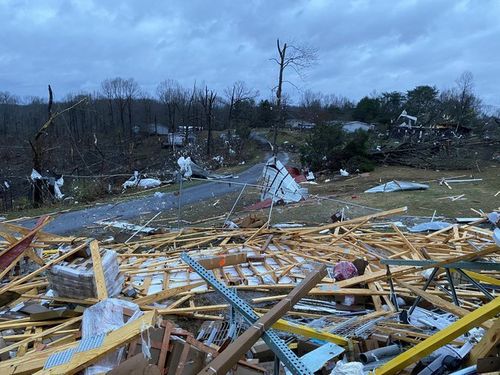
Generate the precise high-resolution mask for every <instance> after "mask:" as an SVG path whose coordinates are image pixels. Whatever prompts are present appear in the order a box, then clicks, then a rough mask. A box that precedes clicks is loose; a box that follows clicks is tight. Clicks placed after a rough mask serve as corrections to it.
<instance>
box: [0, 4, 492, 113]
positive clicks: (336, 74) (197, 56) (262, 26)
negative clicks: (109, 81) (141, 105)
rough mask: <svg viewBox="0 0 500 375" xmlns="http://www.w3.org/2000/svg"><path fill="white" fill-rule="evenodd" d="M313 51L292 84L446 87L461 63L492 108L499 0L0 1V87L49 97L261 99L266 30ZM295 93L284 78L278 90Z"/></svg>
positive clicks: (269, 68)
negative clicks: (243, 87) (131, 90)
mask: <svg viewBox="0 0 500 375" xmlns="http://www.w3.org/2000/svg"><path fill="white" fill-rule="evenodd" d="M277 37H279V38H280V39H282V40H283V41H288V40H295V41H299V42H302V43H307V44H309V45H311V46H314V47H316V48H317V49H318V56H319V60H318V62H317V64H316V65H315V66H314V67H313V68H312V69H310V70H309V71H308V72H307V74H306V76H305V77H304V78H303V79H299V78H297V77H295V76H293V75H291V74H290V75H289V76H288V78H289V79H290V80H292V81H293V82H294V83H296V84H297V86H299V87H300V88H301V89H302V90H306V89H311V90H313V91H322V92H323V93H325V94H326V93H334V94H338V95H344V96H347V97H349V98H351V99H356V100H357V99H359V98H361V97H362V96H364V95H366V94H370V93H373V92H374V91H376V92H383V91H390V90H400V91H405V90H408V89H411V88H413V87H414V86H416V85H422V84H429V85H435V86H437V87H438V88H439V89H442V88H447V87H451V86H452V85H453V84H454V81H455V79H456V78H457V77H458V76H459V75H460V74H461V73H462V72H463V71H466V70H469V71H471V72H472V73H473V75H474V81H475V90H476V92H477V93H478V94H479V95H480V96H481V97H482V99H483V101H484V102H485V103H486V104H491V105H495V106H497V108H500V95H499V92H500V1H498V0H492V1H488V0H474V1H458V0H419V1H416V0H415V1H400V0H398V1H393V0H387V1H383V0H379V1H347V0H339V1H333V0H331V1H328V0H319V1H291V0H283V1H277V0H272V1H271V0H269V1H264V0H262V1H249V0H246V1H238V0H228V1H216V0H200V1H193V0H179V1H172V0H168V1H159V0H156V1H148V0H141V1H139V0H137V1H131V0H129V1H126V0H121V1H118V0H100V1H99V0H94V1H92V0H74V1H69V0H66V1H63V0H59V1H58V0H52V1H48V0H36V1H35V0H32V1H29V0H26V1H20V0H0V91H4V90H6V91H10V92H12V93H15V94H17V95H20V96H25V95H38V96H46V85H47V84H48V83H50V84H51V85H52V87H53V89H54V92H55V95H56V98H61V97H63V96H64V95H65V94H67V93H69V92H79V91H94V90H98V89H99V87H100V82H101V81H102V80H103V79H105V78H110V77H117V76H120V77H124V78H129V77H133V78H135V79H136V80H137V81H138V82H139V84H140V85H141V87H142V88H143V89H144V90H146V91H148V92H150V93H151V94H154V93H155V91H156V85H157V84H158V82H160V81H161V80H164V79H167V78H172V79H177V80H178V81H179V82H180V83H181V84H183V85H185V86H192V84H193V82H194V81H195V80H196V81H197V82H205V83H206V84H207V85H208V86H210V87H213V88H215V89H216V90H223V88H224V87H226V86H228V85H230V84H231V83H232V82H234V81H237V80H243V81H245V82H247V84H248V85H250V86H252V87H255V88H257V89H258V90H259V91H260V93H261V96H262V97H270V95H271V88H272V87H274V86H275V84H276V79H277V66H276V65H275V64H274V63H273V62H271V61H270V60H269V59H270V58H271V57H273V56H274V55H275V54H276V38H277ZM286 92H288V93H289V94H290V95H291V97H292V98H298V97H299V96H300V92H297V90H296V89H295V88H293V87H292V86H288V87H286Z"/></svg>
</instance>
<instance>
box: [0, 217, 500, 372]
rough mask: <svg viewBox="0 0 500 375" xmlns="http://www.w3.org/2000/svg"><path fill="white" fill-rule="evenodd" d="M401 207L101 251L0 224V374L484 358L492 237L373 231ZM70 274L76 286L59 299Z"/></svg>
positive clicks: (392, 366) (498, 255)
mask: <svg viewBox="0 0 500 375" xmlns="http://www.w3.org/2000/svg"><path fill="white" fill-rule="evenodd" d="M405 210H406V209H405V208H399V209H394V210H389V211H382V212H376V213H374V214H371V215H368V216H363V217H358V218H354V219H350V220H345V221H336V222H334V223H331V224H327V225H323V226H317V227H282V228H268V227H266V226H265V225H261V226H258V227H255V228H235V229H224V228H183V229H181V230H179V231H171V232H165V233H153V234H149V235H148V234H146V233H142V231H141V233H137V235H136V237H134V238H132V239H130V241H128V242H126V243H107V244H103V243H99V242H98V241H97V240H95V239H91V238H84V237H79V238H76V237H62V236H56V235H52V234H49V233H46V232H43V226H44V225H45V224H46V223H47V222H48V221H49V218H47V217H42V218H41V219H40V220H39V221H38V223H37V225H36V226H35V227H34V228H33V229H27V228H24V227H21V226H18V225H14V224H12V223H5V222H3V223H0V237H1V238H2V240H1V241H0V267H1V269H0V272H1V284H0V306H1V307H0V335H1V337H0V373H1V374H31V373H37V374H56V373H57V374H60V373H78V372H79V371H82V370H84V369H88V368H89V367H91V366H92V368H93V370H92V371H94V370H95V369H98V370H99V371H98V372H108V373H110V374H126V373H131V369H134V371H136V372H134V373H158V374H197V373H207V374H219V373H221V374H222V373H226V371H228V369H232V370H231V371H233V373H235V374H264V373H266V371H269V369H270V368H275V369H279V366H286V367H287V370H288V371H290V372H291V373H294V374H297V373H311V374H312V373H314V372H316V371H319V370H321V371H323V373H329V372H331V371H332V370H333V372H332V373H333V374H335V373H336V371H341V367H343V366H346V365H347V364H348V363H351V364H352V363H355V362H359V364H357V365H355V366H357V367H359V368H360V369H362V370H363V371H371V370H375V374H394V373H398V372H401V371H411V370H412V369H413V370H415V371H417V369H420V370H418V371H423V370H425V369H427V368H428V367H429V366H431V365H432V366H436V365H437V364H439V365H440V366H441V367H443V366H448V367H446V370H447V371H450V372H451V371H454V370H456V369H459V368H464V367H466V366H470V365H476V364H478V363H480V362H481V361H482V360H483V359H484V358H489V357H494V356H495V350H498V347H496V346H495V345H497V343H498V342H497V340H496V339H492V337H496V336H495V335H496V334H497V333H498V324H499V323H498V322H499V319H498V318H497V315H498V314H499V313H500V297H498V285H499V284H500V262H499V261H500V247H498V246H497V245H496V244H495V242H494V240H493V231H492V230H490V229H489V228H488V227H487V226H486V224H485V227H478V226H475V225H473V224H467V225H460V224H452V225H449V226H446V227H444V228H442V229H439V230H436V231H434V232H432V233H420V232H419V233H417V232H415V233H413V232H403V231H402V230H401V229H399V228H398V227H397V226H396V225H389V226H387V225H386V226H384V227H383V228H381V227H380V225H379V224H380V223H378V224H377V223H376V221H377V220H379V219H382V218H387V217H390V216H391V215H398V214H401V213H403V212H405ZM386 220H387V219H386ZM488 225H489V224H488ZM140 235H142V236H143V237H139V236H140ZM189 262H191V263H189ZM62 269H64V272H65V273H64V277H63V279H61V280H60V281H57V280H58V279H57V277H58V275H60V272H61V270H62ZM58 272H59V273H58ZM54 275H56V276H57V277H56V278H54ZM88 275H90V277H87V276H88ZM80 276H81V278H80ZM71 277H75V278H76V279H79V278H80V279H79V281H74V282H72V283H73V284H68V285H74V288H72V289H71V288H68V287H67V286H66V284H64V283H67V282H68V280H70V279H71ZM212 278H213V279H212ZM76 279H75V280H76ZM54 283H57V285H54ZM79 283H80V284H79ZM63 284H64V285H63ZM117 285H118V287H117ZM63 286H64V287H63ZM116 288H118V289H116ZM56 291H58V292H57V293H56ZM306 296H307V297H306ZM222 297H224V298H223V299H222ZM238 301H239V302H238ZM109 306H113V307H112V308H111V307H109ZM242 309H243V310H244V311H243V310H242ZM96 311H99V312H100V313H96ZM248 314H250V315H248ZM247 315H248V316H257V318H258V317H259V315H260V316H261V317H260V318H258V319H255V320H253V321H249V318H248V316H247ZM252 319H253V318H252ZM252 319H250V320H252ZM200 322H205V323H204V324H203V325H201V327H200ZM88 327H94V328H93V329H89V328H88ZM96 327H97V328H96ZM181 327H182V328H181ZM198 327H199V329H198ZM252 327H253V328H252ZM270 327H272V330H270V329H269V328H270ZM495 332H496V333H495ZM266 335H267V336H266ZM260 337H262V339H260ZM276 340H278V341H276ZM283 340H284V341H283ZM276 342H277V343H278V345H275V343H276ZM285 342H286V343H287V345H285V344H284V343H285ZM280 343H281V344H280ZM495 348H497V349H495ZM249 349H250V352H251V353H253V355H252V356H253V358H250V357H248V356H247V355H246V353H248V352H249ZM341 356H344V360H343V362H339V359H340V357H341ZM443 356H444V357H443ZM445 357H450V358H451V359H453V361H450V360H447V361H444V360H443V358H445ZM275 358H276V359H277V360H275ZM273 360H274V363H273V362H272V361H273ZM290 361H292V362H293V361H298V362H296V363H295V362H294V363H295V365H292V362H290ZM353 366H354V365H353ZM300 368H302V369H305V370H300V371H302V372H300V371H299V370H297V369H300ZM429 368H430V367H429ZM217 369H220V371H222V372H220V371H219V370H217ZM95 371H97V370H95ZM137 371H140V372H137ZM418 371H417V372H418ZM267 373H268V372H267ZM339 373H340V372H339ZM426 373H427V372H426Z"/></svg>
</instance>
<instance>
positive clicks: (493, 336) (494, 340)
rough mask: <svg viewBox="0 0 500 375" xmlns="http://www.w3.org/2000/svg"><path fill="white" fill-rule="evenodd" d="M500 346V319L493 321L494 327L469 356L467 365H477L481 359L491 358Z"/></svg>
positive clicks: (486, 333)
mask: <svg viewBox="0 0 500 375" xmlns="http://www.w3.org/2000/svg"><path fill="white" fill-rule="evenodd" d="M499 346H500V318H497V319H495V320H494V321H493V325H492V326H491V328H490V329H489V330H487V331H486V332H485V334H484V336H483V337H482V338H481V341H479V342H478V343H477V344H476V345H474V347H473V348H472V350H471V351H470V354H469V359H468V360H467V363H468V364H469V365H475V364H476V363H477V360H478V359H479V358H485V357H489V356H491V355H492V354H493V353H494V350H495V349H496V350H497V353H498V349H499Z"/></svg>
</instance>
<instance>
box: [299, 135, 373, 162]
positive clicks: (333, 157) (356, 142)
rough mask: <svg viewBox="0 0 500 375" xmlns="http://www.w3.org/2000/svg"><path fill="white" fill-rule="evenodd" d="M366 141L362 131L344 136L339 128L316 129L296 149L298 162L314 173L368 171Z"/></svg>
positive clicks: (366, 136) (366, 137)
mask: <svg viewBox="0 0 500 375" xmlns="http://www.w3.org/2000/svg"><path fill="white" fill-rule="evenodd" d="M368 141H369V134H368V133H367V132H366V131H363V130H358V131H356V132H354V133H352V134H348V133H345V132H344V131H343V130H342V128H341V127H339V126H327V125H318V126H316V128H315V129H314V130H313V132H312V133H311V135H310V137H309V139H308V141H307V143H306V144H305V145H304V146H302V147H301V149H300V153H301V161H302V164H305V165H307V166H309V167H310V168H312V169H313V170H316V171H318V170H323V169H330V170H339V169H340V168H347V169H348V170H349V171H351V172H354V171H356V170H359V171H360V172H368V171H372V170H373V169H374V164H373V162H372V161H371V160H370V159H369V155H368Z"/></svg>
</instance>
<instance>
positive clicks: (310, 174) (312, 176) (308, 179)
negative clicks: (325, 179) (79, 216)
mask: <svg viewBox="0 0 500 375" xmlns="http://www.w3.org/2000/svg"><path fill="white" fill-rule="evenodd" d="M306 180H307V181H314V180H316V177H315V176H314V173H312V172H311V171H309V172H307V175H306Z"/></svg>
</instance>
